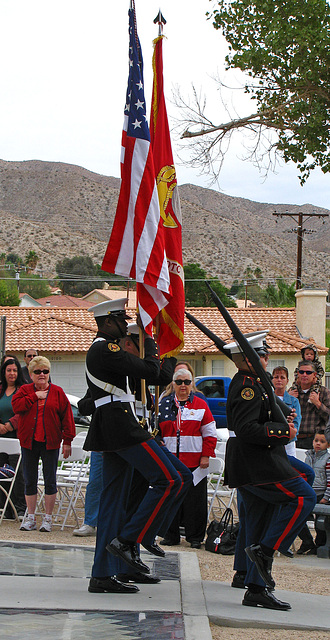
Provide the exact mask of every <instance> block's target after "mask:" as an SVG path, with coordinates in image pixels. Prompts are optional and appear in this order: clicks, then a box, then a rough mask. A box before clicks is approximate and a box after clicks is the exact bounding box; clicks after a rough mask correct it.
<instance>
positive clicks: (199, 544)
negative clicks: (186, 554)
mask: <svg viewBox="0 0 330 640" xmlns="http://www.w3.org/2000/svg"><path fill="white" fill-rule="evenodd" d="M190 546H191V548H192V549H200V548H201V546H202V545H201V543H200V542H197V540H194V541H193V542H191V543H190Z"/></svg>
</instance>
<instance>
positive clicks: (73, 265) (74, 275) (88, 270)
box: [56, 256, 103, 296]
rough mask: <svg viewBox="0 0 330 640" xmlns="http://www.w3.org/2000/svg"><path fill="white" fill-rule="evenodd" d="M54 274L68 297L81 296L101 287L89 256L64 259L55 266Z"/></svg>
mask: <svg viewBox="0 0 330 640" xmlns="http://www.w3.org/2000/svg"><path fill="white" fill-rule="evenodd" d="M56 272H57V275H58V277H59V278H60V280H61V281H60V283H59V284H60V287H61V289H62V291H63V293H65V294H68V295H72V296H74V295H82V296H84V295H85V294H86V293H89V292H90V291H92V289H99V288H101V287H102V286H103V281H102V280H96V279H95V278H96V277H97V276H99V273H98V269H97V267H96V265H95V264H94V263H93V261H92V259H91V258H90V257H89V256H74V258H64V260H61V261H60V262H58V263H57V264H56Z"/></svg>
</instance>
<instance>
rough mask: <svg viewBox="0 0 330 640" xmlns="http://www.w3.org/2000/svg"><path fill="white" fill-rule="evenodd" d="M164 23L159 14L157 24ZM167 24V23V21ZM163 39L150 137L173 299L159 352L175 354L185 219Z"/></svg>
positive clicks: (180, 327) (163, 320) (180, 323)
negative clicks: (165, 81) (169, 116)
mask: <svg viewBox="0 0 330 640" xmlns="http://www.w3.org/2000/svg"><path fill="white" fill-rule="evenodd" d="M162 21H164V19H163V16H162V15H161V13H159V15H158V18H156V19H155V22H159V23H161V22H162ZM164 22H165V21H164ZM162 45H163V36H159V37H158V38H156V40H154V55H153V70H154V79H153V92H152V105H151V121H150V135H151V145H152V149H153V156H154V164H155V171H156V182H157V189H158V197H159V205H160V215H161V219H162V223H163V227H164V236H165V252H166V256H167V263H168V268H169V273H170V281H171V291H172V296H173V297H172V298H171V299H170V300H169V303H168V305H167V306H166V308H163V309H162V311H161V313H160V326H159V333H158V345H159V353H160V355H161V356H164V355H168V356H170V355H175V354H177V353H179V351H181V349H182V348H183V345H184V339H183V332H184V305H185V297H184V273H183V266H182V218H181V209H180V200H179V194H178V186H177V180H176V173H175V167H174V164H173V154H172V147H171V138H170V131H169V126H168V120H167V112H166V105H165V98H164V88H163V52H162Z"/></svg>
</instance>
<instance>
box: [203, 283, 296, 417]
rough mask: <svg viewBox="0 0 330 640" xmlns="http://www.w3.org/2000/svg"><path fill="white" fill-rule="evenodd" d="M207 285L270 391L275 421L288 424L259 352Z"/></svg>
mask: <svg viewBox="0 0 330 640" xmlns="http://www.w3.org/2000/svg"><path fill="white" fill-rule="evenodd" d="M206 286H207V287H208V289H209V291H210V293H211V296H212V299H213V302H214V303H215V304H216V306H217V307H218V309H219V311H220V313H221V315H222V317H223V318H224V320H225V321H226V323H227V325H228V327H229V328H230V330H231V332H232V334H233V336H234V338H235V340H236V341H237V342H238V344H239V346H240V347H241V349H242V352H243V353H244V355H246V357H247V358H248V360H249V361H250V362H251V365H252V367H253V369H254V371H255V372H256V374H257V375H258V376H259V378H260V380H261V382H262V384H263V387H264V388H265V390H266V391H267V393H268V398H269V403H270V407H271V414H272V419H273V421H275V422H281V423H282V424H285V425H286V426H288V423H287V420H286V418H285V417H284V415H283V412H282V411H281V409H280V407H279V406H278V404H277V402H276V398H275V393H274V388H273V385H272V383H271V381H270V379H269V378H268V375H267V373H266V371H265V370H264V368H263V366H262V364H261V362H260V358H259V356H258V354H257V352H256V351H255V350H254V349H253V347H251V345H250V343H249V341H248V340H247V339H246V337H245V336H244V335H243V333H242V332H241V330H240V329H239V328H238V326H237V324H236V322H235V321H234V320H233V318H232V317H231V315H230V313H229V312H228V311H227V309H226V307H225V306H224V304H223V303H222V302H221V300H220V298H219V297H218V296H217V294H216V293H215V291H213V289H212V287H211V285H210V283H209V282H207V281H206Z"/></svg>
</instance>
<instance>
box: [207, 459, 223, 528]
mask: <svg viewBox="0 0 330 640" xmlns="http://www.w3.org/2000/svg"><path fill="white" fill-rule="evenodd" d="M224 468H225V463H224V461H223V460H222V459H221V458H218V457H216V458H210V459H209V472H208V475H207V498H208V504H209V507H208V512H207V518H208V519H209V517H210V514H211V512H212V509H213V504H214V501H215V498H216V496H217V493H218V491H219V487H220V483H221V480H222V474H223V471H224Z"/></svg>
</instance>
